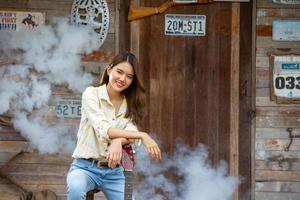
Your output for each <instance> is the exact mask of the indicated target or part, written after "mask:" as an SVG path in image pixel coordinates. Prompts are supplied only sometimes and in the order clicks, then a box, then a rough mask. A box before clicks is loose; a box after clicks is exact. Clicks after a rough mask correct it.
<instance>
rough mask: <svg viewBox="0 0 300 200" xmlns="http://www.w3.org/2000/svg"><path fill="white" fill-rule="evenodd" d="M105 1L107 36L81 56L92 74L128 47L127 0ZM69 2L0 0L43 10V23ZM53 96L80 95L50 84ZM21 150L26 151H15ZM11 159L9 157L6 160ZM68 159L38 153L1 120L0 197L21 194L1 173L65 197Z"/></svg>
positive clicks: (65, 11) (2, 5)
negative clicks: (95, 48)
mask: <svg viewBox="0 0 300 200" xmlns="http://www.w3.org/2000/svg"><path fill="white" fill-rule="evenodd" d="M107 2H108V4H109V12H110V28H109V33H108V35H107V38H106V40H105V42H104V44H103V45H102V46H101V48H100V49H99V50H98V51H96V52H94V53H93V54H90V55H87V56H84V57H83V58H82V60H83V66H82V67H83V69H84V70H85V71H86V72H90V73H92V74H93V75H95V76H98V75H99V73H100V71H101V70H102V69H103V67H104V66H106V64H107V62H108V61H109V59H110V58H111V57H112V56H113V55H114V54H115V53H116V52H118V51H119V50H123V49H127V47H128V45H129V41H128V40H127V39H126V38H127V35H126V34H127V33H126V32H124V33H122V34H121V35H119V34H118V32H119V31H120V29H122V30H126V27H129V26H128V24H126V23H128V22H126V17H127V10H128V9H127V7H126V6H128V5H129V4H128V1H123V0H122V1H121V2H120V1H118V0H107ZM72 3H73V0H14V1H11V0H0V9H1V10H17V11H36V12H44V13H45V16H46V24H48V25H49V24H51V23H52V22H51V21H52V18H53V17H69V16H70V11H71V7H72ZM120 8H123V9H122V11H121V12H119V9H120ZM125 15H126V17H125ZM120 23H121V25H120V26H119V24H120ZM1 62H2V60H1ZM3 62H5V61H3ZM0 67H1V66H0ZM52 96H53V97H57V96H60V97H61V98H71V99H80V98H81V94H74V93H72V92H70V91H69V90H67V89H66V88H64V87H53V91H52ZM52 106H53V107H52V108H53V109H51V110H50V112H51V113H50V115H49V116H47V118H48V119H47V120H50V121H55V118H56V117H55V105H54V103H53V105H52ZM8 119H9V118H8ZM67 123H70V124H74V125H78V124H79V119H75V120H74V119H70V120H67ZM73 134H76V132H75V133H73ZM21 151H25V152H23V153H20V154H18V153H19V152H21ZM13 156H15V158H13ZM12 158H13V159H12ZM10 159H12V160H11V161H9V160H10ZM71 160H72V159H71V155H69V154H48V155H45V154H44V155H41V154H39V153H38V152H37V151H36V150H34V149H32V148H31V147H30V144H29V142H27V141H26V140H25V139H24V138H23V137H22V136H20V134H19V133H17V132H16V131H15V130H14V129H13V128H12V127H7V126H4V125H3V123H2V124H1V123H0V200H14V199H16V200H17V199H20V198H19V197H20V194H21V193H22V192H20V190H19V189H18V187H16V186H15V185H14V184H12V183H11V182H9V181H8V180H7V179H6V178H4V177H3V176H7V177H8V178H9V179H11V180H13V182H16V183H17V184H19V185H20V186H21V187H23V188H24V189H25V190H27V191H32V192H34V193H35V192H38V191H41V190H45V189H48V190H51V191H53V192H55V193H56V195H57V196H58V199H59V200H62V199H66V180H65V179H66V174H67V171H68V169H69V165H70V162H71ZM8 161H9V162H8ZM1 173H2V174H1ZM97 199H104V197H103V194H100V193H99V194H98V195H97Z"/></svg>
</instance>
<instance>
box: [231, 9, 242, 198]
mask: <svg viewBox="0 0 300 200" xmlns="http://www.w3.org/2000/svg"><path fill="white" fill-rule="evenodd" d="M239 16H240V5H239V3H232V13H231V17H232V18H231V20H232V21H231V70H230V72H231V74H230V77H231V78H230V80H231V87H230V174H231V175H233V176H238V175H239V50H240V48H239V42H240V29H239V24H240V21H239ZM233 199H234V200H238V199H239V193H238V190H236V192H235V193H234V195H233Z"/></svg>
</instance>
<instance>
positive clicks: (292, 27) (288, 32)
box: [272, 20, 300, 41]
mask: <svg viewBox="0 0 300 200" xmlns="http://www.w3.org/2000/svg"><path fill="white" fill-rule="evenodd" d="M272 35H273V40H279V41H300V20H274V21H273V31H272Z"/></svg>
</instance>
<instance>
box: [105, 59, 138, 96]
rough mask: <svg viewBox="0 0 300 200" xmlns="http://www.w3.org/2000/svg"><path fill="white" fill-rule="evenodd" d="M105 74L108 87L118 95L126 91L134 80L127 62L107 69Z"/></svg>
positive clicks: (131, 69) (132, 72)
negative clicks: (106, 74) (107, 79)
mask: <svg viewBox="0 0 300 200" xmlns="http://www.w3.org/2000/svg"><path fill="white" fill-rule="evenodd" d="M107 73H108V76H109V81H108V87H109V88H110V89H113V91H114V92H118V93H121V92H122V91H124V90H125V89H127V88H128V87H129V86H130V85H131V83H132V81H133V78H134V71H133V67H132V66H131V64H129V63H128V62H121V63H119V64H117V65H115V66H113V67H111V68H109V69H108V70H107Z"/></svg>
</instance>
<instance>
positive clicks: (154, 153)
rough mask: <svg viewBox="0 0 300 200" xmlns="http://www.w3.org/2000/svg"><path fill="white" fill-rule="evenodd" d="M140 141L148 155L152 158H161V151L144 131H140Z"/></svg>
mask: <svg viewBox="0 0 300 200" xmlns="http://www.w3.org/2000/svg"><path fill="white" fill-rule="evenodd" d="M142 141H143V143H144V145H145V146H146V149H147V151H148V154H149V157H150V158H151V159H153V160H157V161H158V160H161V151H160V149H159V147H158V145H157V143H156V142H155V141H154V140H153V139H152V138H151V137H150V136H149V135H148V134H147V133H145V132H142Z"/></svg>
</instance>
